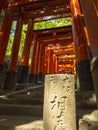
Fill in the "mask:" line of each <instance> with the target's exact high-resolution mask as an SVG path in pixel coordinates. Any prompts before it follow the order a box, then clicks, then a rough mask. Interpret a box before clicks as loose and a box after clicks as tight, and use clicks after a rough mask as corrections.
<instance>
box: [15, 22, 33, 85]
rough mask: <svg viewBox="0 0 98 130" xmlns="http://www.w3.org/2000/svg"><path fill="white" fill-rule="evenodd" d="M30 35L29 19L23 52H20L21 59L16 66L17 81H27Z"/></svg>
mask: <svg viewBox="0 0 98 130" xmlns="http://www.w3.org/2000/svg"><path fill="white" fill-rule="evenodd" d="M32 37H33V22H32V20H29V22H28V29H27V32H26V38H25V43H24V48H23V53H22V59H21V62H20V65H19V66H18V74H17V75H18V76H17V77H18V78H17V82H18V83H26V84H27V82H28V70H29V56H30V49H31V44H32Z"/></svg>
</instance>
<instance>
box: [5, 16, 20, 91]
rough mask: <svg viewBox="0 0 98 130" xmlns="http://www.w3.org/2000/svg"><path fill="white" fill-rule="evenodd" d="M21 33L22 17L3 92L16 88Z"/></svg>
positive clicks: (15, 37)
mask: <svg viewBox="0 0 98 130" xmlns="http://www.w3.org/2000/svg"><path fill="white" fill-rule="evenodd" d="M21 31H22V19H21V17H20V18H19V19H18V21H17V25H16V32H15V36H14V41H13V46H12V52H11V59H10V63H9V68H8V71H7V73H6V76H5V80H4V84H3V90H13V89H15V88H16V78H17V73H16V70H17V61H18V52H19V46H20V40H21Z"/></svg>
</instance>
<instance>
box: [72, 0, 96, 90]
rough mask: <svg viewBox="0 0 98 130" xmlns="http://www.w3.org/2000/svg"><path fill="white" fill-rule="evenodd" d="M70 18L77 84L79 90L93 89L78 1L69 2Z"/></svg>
mask: <svg viewBox="0 0 98 130" xmlns="http://www.w3.org/2000/svg"><path fill="white" fill-rule="evenodd" d="M70 7H71V12H72V18H73V24H74V27H73V36H74V33H75V35H76V36H74V43H75V44H76V45H75V47H76V51H77V52H76V54H77V55H76V56H77V58H76V59H77V67H78V73H79V82H80V89H81V90H90V89H93V81H92V76H91V71H90V63H89V54H88V50H87V49H88V46H87V39H86V35H85V32H84V25H83V22H82V15H81V10H80V6H79V2H78V0H71V2H70Z"/></svg>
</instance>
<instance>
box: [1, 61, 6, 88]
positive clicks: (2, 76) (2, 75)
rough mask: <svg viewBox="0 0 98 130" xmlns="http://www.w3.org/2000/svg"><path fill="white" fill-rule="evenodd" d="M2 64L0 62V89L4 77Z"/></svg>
mask: <svg viewBox="0 0 98 130" xmlns="http://www.w3.org/2000/svg"><path fill="white" fill-rule="evenodd" d="M4 70H5V69H4V64H0V90H1V89H2V85H3V82H4V77H5V73H4Z"/></svg>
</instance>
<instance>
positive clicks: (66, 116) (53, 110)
mask: <svg viewBox="0 0 98 130" xmlns="http://www.w3.org/2000/svg"><path fill="white" fill-rule="evenodd" d="M43 119H44V130H76V119H75V91H74V76H73V75H72V74H53V75H46V77H45V95H44V117H43Z"/></svg>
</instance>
